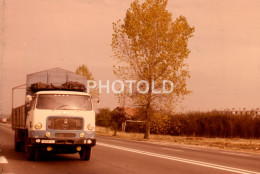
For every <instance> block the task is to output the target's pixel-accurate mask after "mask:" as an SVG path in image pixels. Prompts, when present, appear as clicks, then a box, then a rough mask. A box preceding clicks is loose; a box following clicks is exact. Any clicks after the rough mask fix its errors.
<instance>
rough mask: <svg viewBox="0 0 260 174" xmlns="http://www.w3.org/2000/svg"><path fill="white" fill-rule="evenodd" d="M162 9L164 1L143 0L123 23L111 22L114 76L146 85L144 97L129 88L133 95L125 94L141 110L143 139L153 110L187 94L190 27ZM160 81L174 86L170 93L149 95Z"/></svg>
mask: <svg viewBox="0 0 260 174" xmlns="http://www.w3.org/2000/svg"><path fill="white" fill-rule="evenodd" d="M166 7H167V0H146V1H145V2H144V3H142V4H140V3H139V1H138V0H135V1H134V2H133V3H131V6H130V8H129V9H128V10H127V12H126V16H125V18H124V20H123V21H122V20H118V21H117V22H115V23H113V30H114V33H113V35H112V44H111V46H112V49H113V53H114V55H113V57H114V58H115V60H116V61H117V64H116V65H114V73H115V74H116V76H117V77H119V78H122V79H123V80H126V79H133V80H136V81H141V80H145V81H147V82H148V83H149V87H150V88H149V90H148V91H147V93H146V94H140V93H138V92H137V89H136V88H133V93H127V96H128V97H130V98H131V99H132V100H131V101H132V104H133V105H135V106H138V107H141V108H142V109H143V110H144V120H145V121H146V132H145V138H149V134H150V125H151V122H152V120H153V113H154V111H155V110H160V109H161V108H164V109H165V108H168V109H170V110H171V109H172V106H173V104H174V102H176V100H177V99H179V98H181V97H183V96H184V95H186V94H188V93H189V92H190V91H189V90H188V89H187V88H186V79H187V78H189V71H188V66H187V64H186V62H185V59H187V58H188V55H189V53H190V51H189V49H188V47H187V46H188V39H189V38H190V37H192V33H193V32H194V28H193V27H190V26H189V24H188V22H187V20H186V18H185V17H184V16H179V17H178V18H176V20H174V21H173V20H172V15H171V13H169V12H168V11H167V10H166ZM163 80H170V81H172V82H173V83H174V90H173V92H172V93H169V94H162V93H160V94H155V93H153V90H154V91H161V90H162V89H163ZM153 84H154V85H153ZM152 86H153V89H152ZM141 88H142V89H146V88H147V86H145V85H143V86H141ZM168 88H169V86H167V89H168ZM126 91H128V90H126Z"/></svg>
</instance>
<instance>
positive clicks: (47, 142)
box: [42, 140, 55, 144]
mask: <svg viewBox="0 0 260 174" xmlns="http://www.w3.org/2000/svg"><path fill="white" fill-rule="evenodd" d="M42 143H46V144H54V143H55V140H42Z"/></svg>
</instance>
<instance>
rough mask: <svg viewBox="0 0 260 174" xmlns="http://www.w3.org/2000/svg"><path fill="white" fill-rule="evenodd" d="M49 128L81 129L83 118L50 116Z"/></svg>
mask: <svg viewBox="0 0 260 174" xmlns="http://www.w3.org/2000/svg"><path fill="white" fill-rule="evenodd" d="M47 122H48V129H54V130H81V129H82V128H83V119H82V118H67V117H66V118H64V117H62V118H61V117H49V118H48V120H47Z"/></svg>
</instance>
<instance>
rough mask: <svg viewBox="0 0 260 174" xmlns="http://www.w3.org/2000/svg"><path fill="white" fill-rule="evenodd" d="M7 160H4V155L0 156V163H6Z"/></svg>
mask: <svg viewBox="0 0 260 174" xmlns="http://www.w3.org/2000/svg"><path fill="white" fill-rule="evenodd" d="M7 163H8V161H7V160H6V158H5V157H4V156H0V164H7Z"/></svg>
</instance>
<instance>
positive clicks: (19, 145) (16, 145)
mask: <svg viewBox="0 0 260 174" xmlns="http://www.w3.org/2000/svg"><path fill="white" fill-rule="evenodd" d="M14 149H15V151H16V152H22V143H21V142H17V141H16V140H14Z"/></svg>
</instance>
